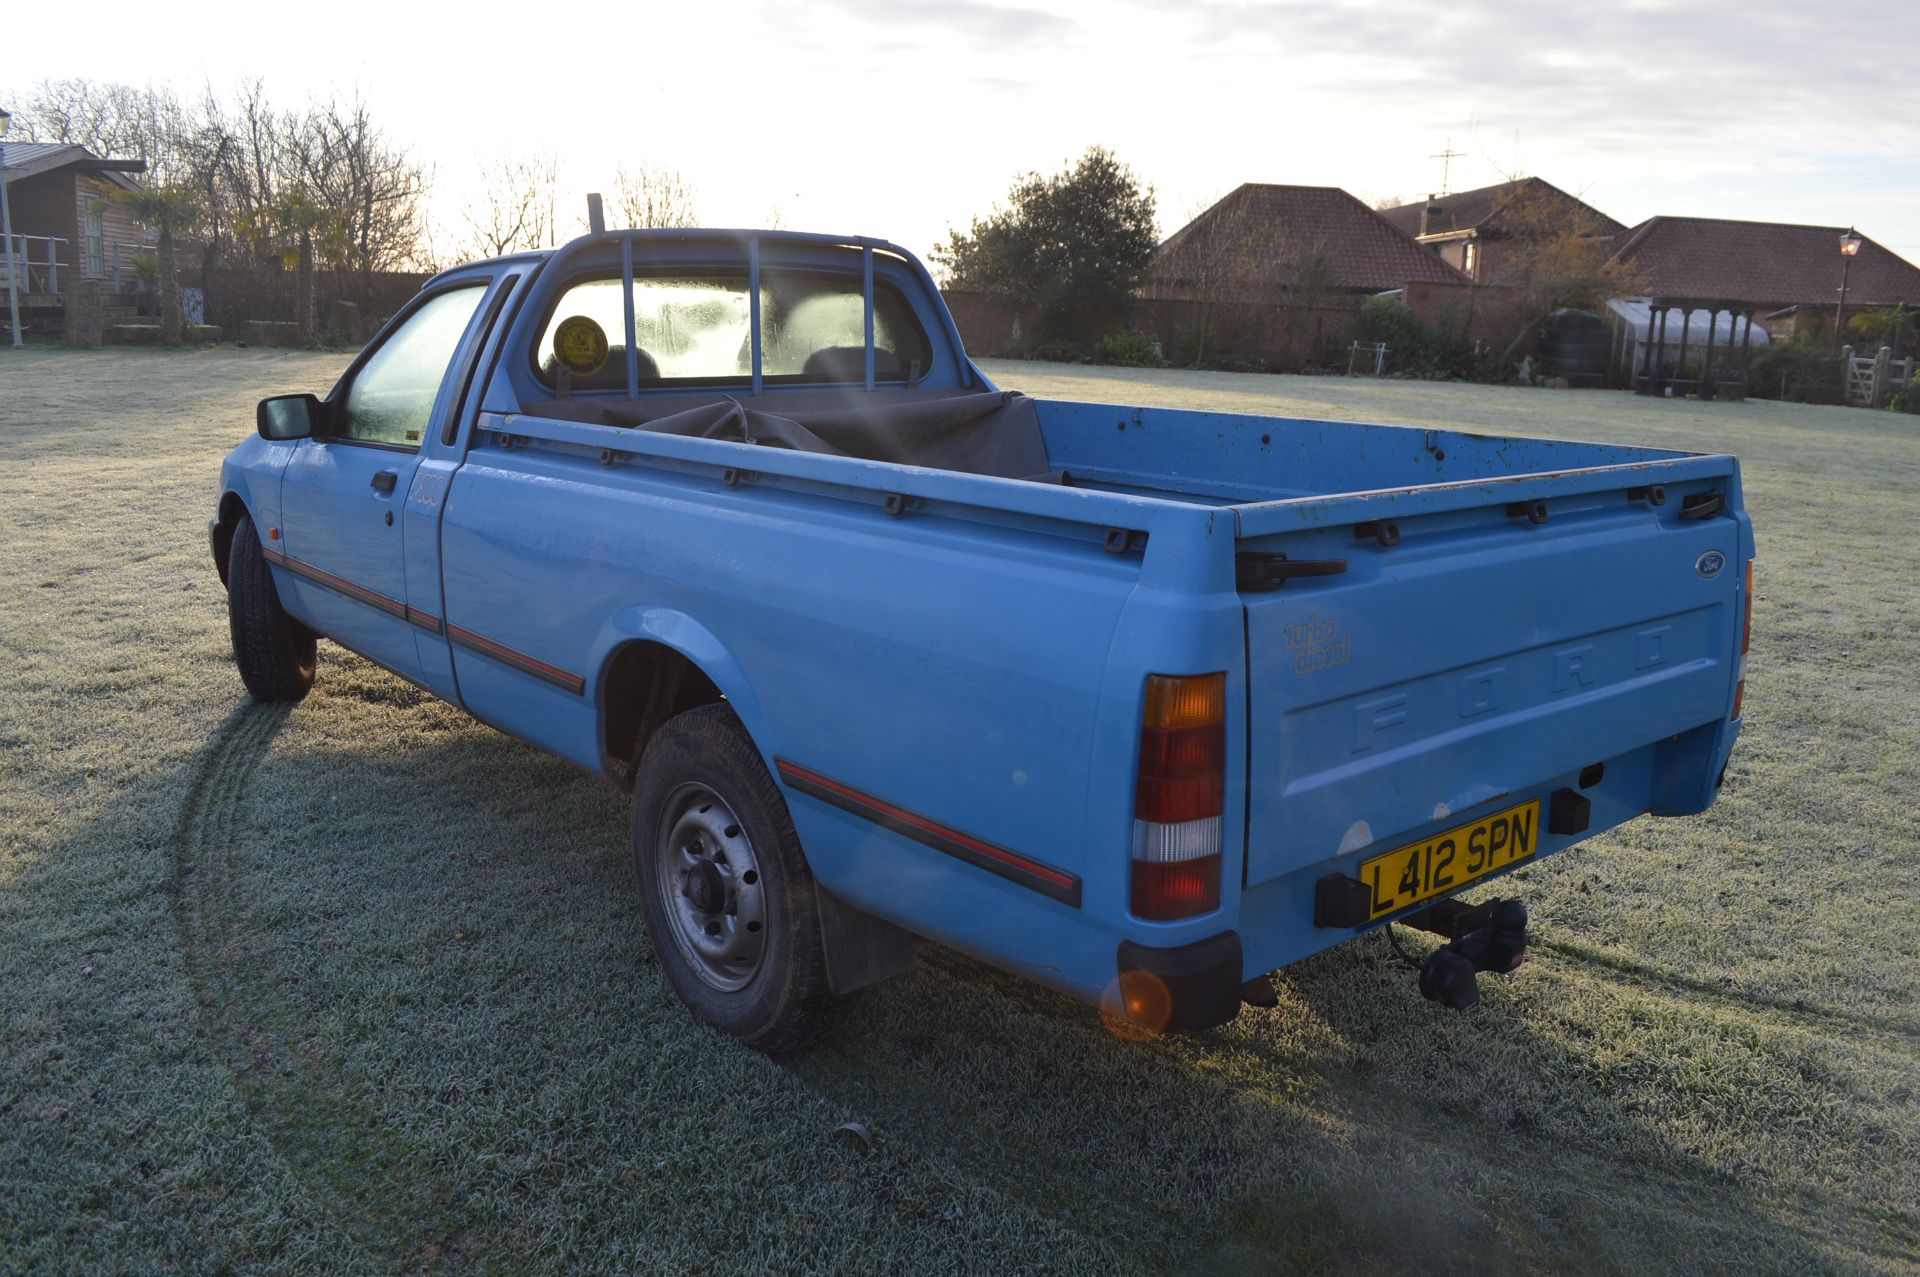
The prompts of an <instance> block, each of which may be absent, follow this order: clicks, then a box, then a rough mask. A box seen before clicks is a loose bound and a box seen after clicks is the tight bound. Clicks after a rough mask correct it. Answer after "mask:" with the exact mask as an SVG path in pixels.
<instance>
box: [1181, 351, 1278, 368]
mask: <svg viewBox="0 0 1920 1277" xmlns="http://www.w3.org/2000/svg"><path fill="white" fill-rule="evenodd" d="M1192 366H1193V367H1195V368H1204V369H1206V370H1207V371H1208V372H1272V371H1273V369H1272V368H1270V367H1268V366H1267V361H1266V360H1264V359H1262V358H1260V356H1258V355H1235V354H1230V353H1225V352H1220V353H1215V354H1211V355H1208V356H1207V357H1206V358H1205V359H1199V360H1195V361H1194V363H1193V365H1192Z"/></svg>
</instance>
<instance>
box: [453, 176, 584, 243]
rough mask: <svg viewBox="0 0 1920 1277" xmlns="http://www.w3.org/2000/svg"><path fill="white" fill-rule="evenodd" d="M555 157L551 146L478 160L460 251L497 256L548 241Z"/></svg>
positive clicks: (553, 218)
mask: <svg viewBox="0 0 1920 1277" xmlns="http://www.w3.org/2000/svg"><path fill="white" fill-rule="evenodd" d="M559 184H560V160H559V157H558V156H556V155H555V154H553V152H551V151H540V152H535V153H533V154H531V155H516V156H510V157H508V158H505V159H502V160H500V161H498V162H497V163H492V164H483V165H482V166H481V169H480V189H479V191H478V192H477V193H476V194H475V195H474V196H473V197H472V198H470V199H469V200H468V201H467V207H466V212H465V219H466V223H467V240H466V244H467V247H466V249H465V250H464V251H463V252H462V254H461V255H462V256H464V257H499V256H501V255H502V254H505V253H512V252H518V251H520V250H521V249H527V248H541V247H544V246H545V245H547V244H551V243H552V242H553V238H554V233H555V231H556V229H557V227H556V222H557V220H558V218H557V208H556V204H557V199H558V195H557V191H558V187H559Z"/></svg>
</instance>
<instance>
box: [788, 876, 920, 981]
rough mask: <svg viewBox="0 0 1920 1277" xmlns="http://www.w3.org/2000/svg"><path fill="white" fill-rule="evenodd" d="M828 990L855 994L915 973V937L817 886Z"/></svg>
mask: <svg viewBox="0 0 1920 1277" xmlns="http://www.w3.org/2000/svg"><path fill="white" fill-rule="evenodd" d="M813 896H814V900H815V901H816V902H817V904H818V906H819V913H820V942H821V948H822V949H823V950H824V956H825V958H826V963H827V987H828V988H830V989H832V990H833V991H834V992H835V993H836V994H847V993H852V992H854V991H855V990H856V989H864V988H866V987H867V986H868V985H870V984H878V983H880V982H881V981H882V980H891V979H892V978H893V977H894V976H897V975H905V974H906V973H907V972H908V971H911V970H912V969H913V933H912V932H910V931H907V930H906V929H905V928H902V927H896V926H895V925H893V924H892V923H891V922H888V921H886V920H885V919H884V918H876V917H874V916H873V915H872V914H870V913H868V912H866V911H865V910H863V909H856V908H854V907H853V906H852V905H850V904H848V903H847V902H846V901H844V900H841V899H840V898H839V897H837V896H835V895H833V894H832V893H831V892H829V891H827V890H826V889H825V888H823V887H820V886H817V885H816V886H815V887H814V889H813Z"/></svg>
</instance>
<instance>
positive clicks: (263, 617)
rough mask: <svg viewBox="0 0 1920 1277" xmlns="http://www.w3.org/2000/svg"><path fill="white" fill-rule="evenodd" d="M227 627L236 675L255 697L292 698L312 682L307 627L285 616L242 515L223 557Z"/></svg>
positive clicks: (257, 538) (249, 522) (310, 639)
mask: <svg viewBox="0 0 1920 1277" xmlns="http://www.w3.org/2000/svg"><path fill="white" fill-rule="evenodd" d="M227 627H228V629H229V630H230V631H231V632H232V634H233V660H234V663H235V664H236V665H238V666H239V667H240V680H241V681H242V682H243V683H245V684H246V685H247V690H248V691H249V692H251V693H253V699H254V700H256V701H297V700H299V699H300V698H301V697H303V696H305V695H306V694H307V691H308V689H310V688H311V687H312V686H313V669H314V663H315V659H316V656H315V646H316V645H315V642H314V637H313V631H312V630H309V629H308V628H307V627H306V626H304V625H302V624H300V622H298V621H296V620H294V619H293V618H292V617H291V616H288V615H287V613H286V609H285V608H282V607H281V606H280V592H279V591H278V590H276V589H275V588H274V585H273V571H272V569H271V568H270V567H269V566H268V565H267V556H266V555H265V554H264V553H262V551H261V548H260V534H259V533H258V532H257V531H255V530H254V526H253V520H252V519H251V518H248V517H247V516H245V515H242V516H241V517H240V522H239V524H238V525H237V526H236V527H235V528H234V530H233V542H232V549H231V550H230V551H229V552H228V560H227Z"/></svg>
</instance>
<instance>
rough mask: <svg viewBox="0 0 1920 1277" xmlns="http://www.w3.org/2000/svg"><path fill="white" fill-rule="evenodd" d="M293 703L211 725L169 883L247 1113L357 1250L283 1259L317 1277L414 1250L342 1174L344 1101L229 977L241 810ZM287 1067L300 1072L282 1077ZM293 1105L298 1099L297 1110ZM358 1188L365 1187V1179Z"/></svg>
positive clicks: (191, 964) (205, 1012)
mask: <svg viewBox="0 0 1920 1277" xmlns="http://www.w3.org/2000/svg"><path fill="white" fill-rule="evenodd" d="M290 708H291V707H289V706H278V705H276V706H265V705H253V704H248V705H244V706H242V707H241V708H240V709H237V710H235V711H234V712H233V713H232V714H231V715H229V716H228V717H227V719H226V721H225V722H223V723H222V724H221V725H220V726H219V727H218V728H217V729H216V730H215V732H214V735H213V739H212V740H211V741H209V742H208V744H207V747H206V749H204V750H203V751H202V752H201V754H200V757H199V759H198V760H197V761H196V762H195V763H194V764H193V765H192V767H191V769H190V770H189V772H188V774H187V786H186V793H185V794H184V796H183V797H182V800H181V805H180V819H179V822H178V824H177V825H176V826H175V827H174V832H173V837H172V845H171V847H170V849H169V850H170V860H171V867H170V873H171V879H170V881H169V884H168V886H169V889H170V891H171V893H172V895H173V907H174V919H175V922H176V923H177V925H178V927H179V931H180V948H181V952H182V954H183V956H184V957H185V960H186V970H187V977H188V982H189V983H190V984H191V986H192V988H193V992H194V996H195V999H196V1000H197V1001H198V1002H199V1005H200V1018H201V1022H202V1025H203V1027H204V1029H205V1031H206V1036H207V1038H208V1039H209V1041H210V1042H211V1044H212V1046H213V1048H214V1052H215V1054H216V1055H217V1056H218V1057H219V1059H220V1061H221V1063H222V1064H223V1065H225V1067H226V1070H227V1073H228V1075H229V1076H230V1077H231V1078H232V1081H233V1086H234V1091H235V1093H236V1094H237V1095H238V1096H239V1097H240V1100H241V1102H242V1103H243V1104H244V1105H245V1106H246V1110H247V1115H248V1118H249V1119H250V1120H251V1122H252V1123H253V1125H254V1127H255V1129H256V1130H257V1131H258V1132H259V1133H260V1134H262V1135H264V1136H265V1137H266V1139H267V1141H268V1143H269V1144H270V1145H271V1146H272V1148H273V1151H274V1154H275V1156H276V1157H278V1158H279V1160H280V1161H281V1163H282V1164H283V1165H285V1166H286V1167H287V1169H288V1171H289V1172H290V1173H291V1174H292V1175H293V1177H294V1178H295V1179H296V1180H297V1181H298V1182H299V1183H300V1185H301V1187H302V1188H303V1189H304V1190H305V1192H306V1193H307V1194H308V1196H309V1197H310V1199H311V1201H312V1203H313V1204H314V1205H316V1206H318V1207H320V1208H321V1209H322V1210H324V1211H325V1212H326V1214H327V1215H328V1216H329V1218H328V1220H327V1221H326V1222H327V1225H328V1231H335V1232H337V1233H338V1234H344V1240H347V1241H350V1242H351V1243H352V1244H353V1245H354V1246H355V1247H356V1248H357V1249H358V1250H359V1251H360V1252H361V1253H360V1254H359V1255H358V1256H357V1257H356V1256H350V1255H342V1254H339V1253H337V1252H336V1253H332V1254H327V1255H324V1256H318V1255H307V1256H285V1258H287V1259H289V1260H291V1261H292V1262H293V1263H295V1264H297V1265H300V1266H303V1267H306V1268H307V1269H308V1270H309V1271H312V1270H316V1269H323V1268H334V1267H346V1266H359V1264H362V1263H364V1264H373V1265H378V1264H379V1263H380V1261H381V1260H383V1259H385V1260H388V1261H391V1259H392V1258H393V1257H395V1256H396V1255H397V1254H400V1253H404V1252H405V1251H406V1250H407V1249H408V1246H407V1244H406V1243H405V1242H402V1241H400V1240H399V1239H400V1238H402V1237H405V1236H407V1235H408V1233H407V1231H404V1230H403V1229H402V1226H401V1217H400V1215H399V1213H398V1212H397V1211H394V1210H392V1209H391V1208H389V1209H385V1210H383V1209H382V1207H383V1206H386V1205H387V1203H385V1202H383V1201H377V1200H376V1201H369V1200H367V1199H366V1198H363V1197H361V1196H356V1195H355V1194H354V1193H353V1191H352V1190H351V1188H349V1187H348V1182H349V1181H347V1180H346V1179H344V1178H343V1176H342V1168H341V1163H340V1162H339V1161H338V1160H337V1159H334V1158H331V1157H329V1156H328V1153H329V1152H330V1150H331V1149H332V1148H333V1147H334V1145H335V1144H336V1142H337V1132H338V1129H339V1125H340V1124H339V1122H338V1121H334V1120H329V1119H332V1118H336V1117H339V1118H346V1117H348V1116H349V1113H348V1112H347V1111H345V1110H346V1109H347V1107H348V1106H347V1105H345V1104H343V1103H341V1102H340V1101H338V1100H336V1099H333V1098H331V1097H327V1096H323V1095H322V1094H320V1093H319V1092H318V1090H317V1088H315V1087H314V1086H313V1085H311V1083H312V1082H313V1081H314V1079H311V1078H309V1077H307V1076H306V1074H307V1073H308V1070H307V1069H306V1068H304V1067H301V1066H299V1065H298V1064H297V1063H295V1062H293V1061H292V1060H291V1059H290V1058H288V1057H287V1055H286V1053H285V1052H284V1051H278V1050H276V1049H275V1048H276V1047H279V1046H281V1045H282V1044H281V1043H278V1042H276V1041H275V1040H274V1037H275V1035H273V1034H271V1033H270V1032H269V1031H267V1030H264V1029H261V1028H259V1027H257V1026H258V1025H259V1022H260V1020H261V1019H264V1018H265V1017H255V1016H253V1015H251V1014H249V1010H248V1007H247V1005H246V997H247V991H246V990H245V988H244V987H243V984H242V982H241V981H240V980H238V979H235V978H234V975H233V972H232V970H230V965H231V964H230V959H231V957H232V956H233V952H234V950H235V949H236V947H237V946H238V943H239V942H240V941H241V940H242V939H243V938H244V937H245V936H246V934H247V933H246V931H245V929H244V928H243V927H242V926H241V925H240V924H239V920H238V919H237V918H236V917H235V916H234V911H233V901H234V899H235V887H236V884H237V881H238V866H237V864H236V861H237V858H238V850H239V849H238V847H237V845H236V844H237V836H238V834H239V833H240V821H239V819H238V813H239V810H240V806H241V804H242V803H243V802H244V801H245V797H246V790H247V784H248V782H249V781H250V780H251V779H252V777H253V773H254V771H255V770H256V769H257V768H258V767H259V765H260V762H261V760H262V759H263V758H264V757H265V756H266V753H267V749H268V747H269V746H270V745H271V744H272V742H273V738H274V737H275V736H276V735H277V734H278V733H279V731H280V728H281V727H282V726H283V725H284V724H285V723H286V721H287V716H288V714H289V712H290ZM276 1057H278V1058H276ZM287 1065H292V1067H291V1068H288V1069H286V1071H285V1072H284V1073H282V1071H281V1070H282V1069H283V1068H285V1066H287ZM288 1092H295V1093H297V1094H295V1095H290V1094H288ZM289 1099H294V1100H297V1102H295V1103H291V1104H290V1103H288V1102H287V1101H288V1100H289ZM351 1182H354V1183H358V1184H359V1185H360V1186H362V1187H365V1186H367V1185H368V1181H367V1180H366V1179H365V1178H362V1179H359V1180H357V1181H351ZM289 1205H291V1204H289ZM382 1216H385V1217H384V1218H382Z"/></svg>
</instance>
